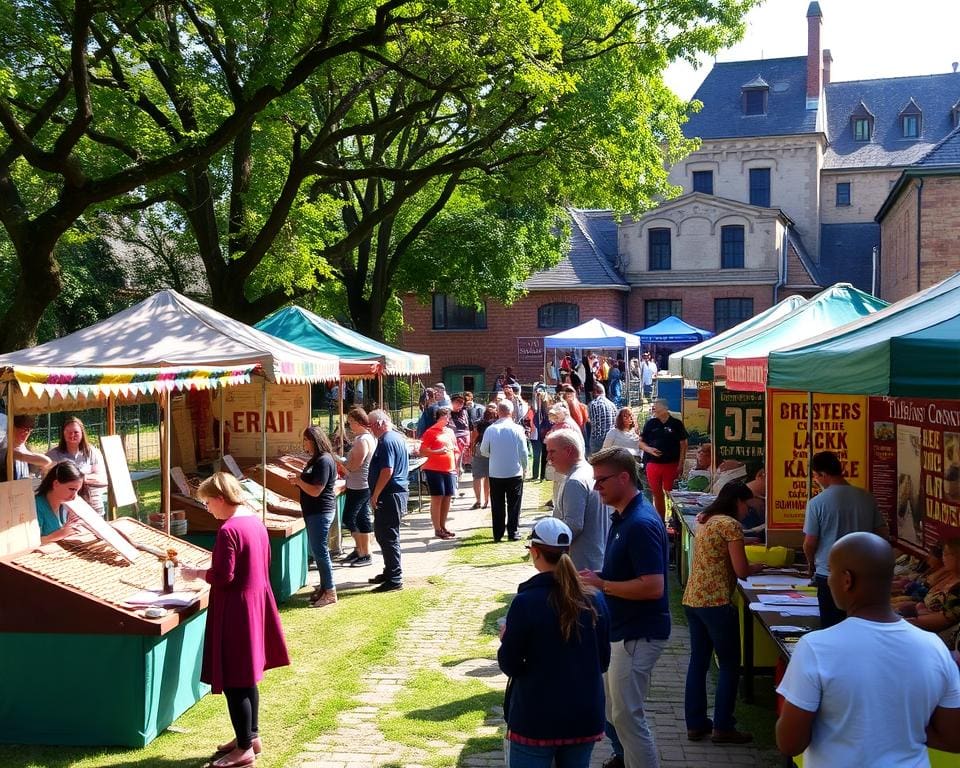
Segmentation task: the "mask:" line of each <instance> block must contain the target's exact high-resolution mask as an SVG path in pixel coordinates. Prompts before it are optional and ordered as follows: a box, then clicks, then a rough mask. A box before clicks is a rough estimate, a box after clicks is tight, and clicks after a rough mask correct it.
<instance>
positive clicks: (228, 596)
mask: <svg viewBox="0 0 960 768" xmlns="http://www.w3.org/2000/svg"><path fill="white" fill-rule="evenodd" d="M197 496H198V498H200V499H201V500H203V501H205V502H206V505H207V510H208V511H209V512H210V514H212V515H213V516H214V517H215V518H217V519H218V520H222V521H223V525H221V526H220V530H219V531H217V538H216V541H215V542H214V545H213V557H212V560H211V564H210V567H209V568H189V567H186V566H184V567H183V569H182V571H183V577H184V578H185V579H197V578H199V579H205V580H206V581H207V582H208V583H209V584H210V606H209V608H208V609H207V631H206V636H205V637H204V640H203V667H202V669H201V671H200V679H201V680H202V681H203V682H205V683H209V684H210V686H211V688H212V689H213V692H214V693H223V694H224V696H225V697H226V699H227V709H228V710H229V712H230V722H231V723H232V724H233V731H234V734H235V738H234V739H233V740H231V741H229V742H227V743H226V744H222V745H220V746H219V747H217V752H222V753H225V754H224V755H223V756H222V757H220V758H219V759H218V760H214V761H213V762H212V763H210V765H211V766H213V768H233V767H234V766H237V767H239V766H246V765H253V762H254V759H255V758H256V756H257V755H259V754H260V752H261V751H262V749H263V745H262V743H261V741H260V734H259V724H258V710H259V705H260V694H259V691H258V690H257V683H258V682H259V681H260V680H261V679H262V678H263V672H264V670H267V669H273V668H274V667H283V666H286V665H288V664H289V663H290V659H289V657H288V656H287V646H286V642H285V641H284V637H283V627H282V626H281V624H280V614H279V613H278V612H277V604H276V602H275V601H274V599H273V592H272V591H271V590H270V542H269V540H268V539H267V529H266V528H264V527H263V523H262V522H261V521H260V518H259V517H257V516H256V515H255V514H254V512H253V510H252V509H251V508H250V507H248V506H246V505H245V504H244V503H243V492H242V491H241V489H240V484H239V483H238V482H237V481H236V480H235V479H234V478H233V476H232V475H228V474H226V473H224V472H217V473H216V474H215V475H213V477H210V478H208V479H207V480H205V481H204V482H203V483H202V484H201V485H200V488H199V489H198V490H197Z"/></svg>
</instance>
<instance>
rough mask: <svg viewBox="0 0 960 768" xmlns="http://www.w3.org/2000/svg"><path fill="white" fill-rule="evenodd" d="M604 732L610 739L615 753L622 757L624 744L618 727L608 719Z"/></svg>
mask: <svg viewBox="0 0 960 768" xmlns="http://www.w3.org/2000/svg"><path fill="white" fill-rule="evenodd" d="M603 732H604V733H605V734H606V735H607V738H608V739H610V746H611V747H613V754H615V755H616V756H617V757H620V758H622V757H623V744H622V743H621V742H620V737H619V736H617V729H616V728H615V727H614V725H613V723H611V722H610V721H609V720H607V722H606V723H605V724H604V726H603Z"/></svg>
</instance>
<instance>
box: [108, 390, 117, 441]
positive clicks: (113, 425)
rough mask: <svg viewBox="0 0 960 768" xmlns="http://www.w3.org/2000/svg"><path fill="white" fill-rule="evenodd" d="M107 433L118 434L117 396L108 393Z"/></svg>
mask: <svg viewBox="0 0 960 768" xmlns="http://www.w3.org/2000/svg"><path fill="white" fill-rule="evenodd" d="M107 434H108V435H115V434H117V396H116V395H113V394H111V395H107Z"/></svg>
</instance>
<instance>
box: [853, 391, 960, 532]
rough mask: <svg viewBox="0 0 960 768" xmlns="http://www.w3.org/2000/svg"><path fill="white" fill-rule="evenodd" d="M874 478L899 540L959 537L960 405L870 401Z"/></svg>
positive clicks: (895, 399) (874, 488)
mask: <svg viewBox="0 0 960 768" xmlns="http://www.w3.org/2000/svg"><path fill="white" fill-rule="evenodd" d="M870 478H871V483H870V486H871V491H872V492H873V495H874V497H875V498H876V500H877V504H878V506H879V507H880V511H881V512H883V514H884V516H885V517H886V519H887V521H888V522H889V524H890V531H891V533H893V534H894V536H896V537H897V538H898V539H899V540H900V541H902V542H904V543H906V544H913V545H916V546H920V547H922V548H924V549H929V548H930V547H931V546H933V545H935V544H937V543H938V542H940V541H943V540H944V539H950V538H955V537H957V536H960V402H957V401H955V400H921V399H910V398H901V397H872V398H870Z"/></svg>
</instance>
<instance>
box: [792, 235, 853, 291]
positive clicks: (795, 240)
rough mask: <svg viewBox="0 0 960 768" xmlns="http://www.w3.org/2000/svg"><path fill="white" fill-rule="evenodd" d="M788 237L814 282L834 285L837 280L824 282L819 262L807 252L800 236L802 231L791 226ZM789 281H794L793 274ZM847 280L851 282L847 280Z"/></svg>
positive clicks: (822, 284)
mask: <svg viewBox="0 0 960 768" xmlns="http://www.w3.org/2000/svg"><path fill="white" fill-rule="evenodd" d="M787 239H788V240H789V242H790V245H791V246H793V250H794V251H796V254H797V258H798V259H800V263H801V264H802V265H803V268H804V269H805V270H807V274H808V275H810V279H811V280H813V282H814V283H816V284H817V285H821V286H827V285H833V284H834V283H835V282H838V281H836V280H831V281H829V282H824V280H823V276H822V275H821V274H820V267H819V266H818V265H817V263H816V262H815V261H814V260H813V259H812V258H810V254H809V253H808V252H807V247H806V246H805V245H804V244H803V238H801V237H800V233H799V232H797V230H796V228H795V227H789V228H788V229H787ZM787 282H788V283H792V282H793V281H792V278H791V276H788V279H787ZM845 282H850V281H849V280H846V281H845Z"/></svg>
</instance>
